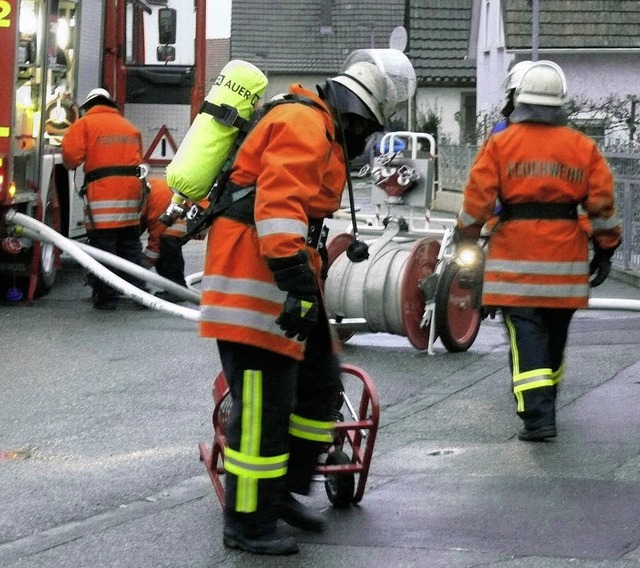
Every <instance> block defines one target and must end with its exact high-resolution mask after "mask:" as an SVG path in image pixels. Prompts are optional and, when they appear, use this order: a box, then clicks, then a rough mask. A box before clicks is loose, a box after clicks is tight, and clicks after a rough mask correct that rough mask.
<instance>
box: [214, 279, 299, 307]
mask: <svg viewBox="0 0 640 568" xmlns="http://www.w3.org/2000/svg"><path fill="white" fill-rule="evenodd" d="M201 289H202V292H220V293H222V294H240V295H241V296H250V297H252V298H259V299H261V300H267V301H268V302H275V303H278V304H283V303H284V301H285V300H286V298H287V293H286V292H283V291H282V290H280V289H279V288H278V287H277V286H276V285H275V284H272V283H270V282H263V281H261V280H252V279H251V278H228V277H226V276H219V275H214V276H204V277H203V278H202V282H201Z"/></svg>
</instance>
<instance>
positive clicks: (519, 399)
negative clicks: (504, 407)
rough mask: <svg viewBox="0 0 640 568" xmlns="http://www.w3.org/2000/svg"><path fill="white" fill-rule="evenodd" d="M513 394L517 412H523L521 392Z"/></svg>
mask: <svg viewBox="0 0 640 568" xmlns="http://www.w3.org/2000/svg"><path fill="white" fill-rule="evenodd" d="M513 394H514V395H515V396H516V403H517V411H518V412H524V396H522V393H521V392H514V393H513Z"/></svg>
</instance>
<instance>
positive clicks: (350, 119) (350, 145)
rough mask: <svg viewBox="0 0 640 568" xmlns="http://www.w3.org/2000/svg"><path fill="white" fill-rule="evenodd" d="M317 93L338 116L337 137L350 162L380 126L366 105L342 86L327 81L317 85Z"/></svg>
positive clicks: (361, 151)
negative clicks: (342, 144) (342, 143)
mask: <svg viewBox="0 0 640 568" xmlns="http://www.w3.org/2000/svg"><path fill="white" fill-rule="evenodd" d="M318 92H319V93H320V96H321V97H322V98H323V99H325V100H326V101H327V102H328V103H329V104H330V105H331V106H332V107H333V108H334V109H335V111H336V114H337V115H338V121H339V124H338V126H339V128H338V136H339V139H340V141H341V142H342V141H344V145H345V147H346V151H347V156H346V158H347V160H349V161H351V160H353V159H354V158H356V157H357V156H359V155H360V154H362V153H363V152H364V149H365V146H366V144H367V138H369V136H371V135H372V134H373V133H374V132H379V131H381V130H382V124H380V123H379V122H378V120H377V119H376V117H375V115H374V114H373V113H372V112H371V110H369V108H368V107H367V105H365V104H364V102H363V101H362V100H361V99H360V98H359V97H358V96H357V95H355V94H354V93H353V92H352V91H350V90H349V89H347V88H346V87H345V86H344V85H341V84H340V83H337V82H335V81H333V80H332V79H327V81H326V82H325V83H324V84H323V85H318ZM343 136H344V139H343Z"/></svg>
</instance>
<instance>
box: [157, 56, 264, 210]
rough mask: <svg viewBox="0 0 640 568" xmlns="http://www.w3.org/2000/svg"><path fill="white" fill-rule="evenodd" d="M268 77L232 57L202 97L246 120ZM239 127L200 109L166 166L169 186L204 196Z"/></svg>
mask: <svg viewBox="0 0 640 568" xmlns="http://www.w3.org/2000/svg"><path fill="white" fill-rule="evenodd" d="M267 83H268V81H267V77H266V76H265V75H264V73H262V71H260V69H258V68H257V67H256V66H255V65H253V64H251V63H248V62H246V61H242V60H239V59H234V60H232V61H230V62H229V63H227V64H226V65H225V66H224V68H223V69H222V71H220V75H218V78H217V79H216V80H215V82H214V84H213V86H212V87H211V90H210V91H209V94H208V95H207V96H206V97H205V99H206V100H207V101H208V102H210V103H211V104H213V105H218V106H219V105H221V104H226V105H229V106H232V107H235V108H236V109H237V110H238V114H239V116H241V117H242V118H245V119H249V118H250V117H251V115H252V114H253V111H254V110H255V107H256V104H257V103H258V101H259V100H260V97H262V95H263V94H264V92H265V91H266V89H267ZM238 132H239V130H238V128H236V127H235V126H225V125H224V124H221V123H220V122H218V120H216V119H215V118H214V117H213V116H212V115H211V114H209V113H206V112H202V111H201V112H199V113H198V115H197V116H196V118H195V119H194V121H193V123H192V124H191V126H190V127H189V130H188V131H187V134H186V136H185V137H184V140H183V141H182V143H181V144H180V147H179V148H178V151H177V152H176V155H175V156H174V158H173V160H171V163H170V164H169V165H168V166H167V169H166V175H167V183H168V184H169V187H170V188H171V189H172V190H173V191H174V192H177V193H179V194H181V195H183V196H185V197H187V198H189V199H190V200H192V201H196V202H197V201H200V200H202V199H204V198H205V197H206V196H207V193H208V192H209V190H210V189H211V186H212V185H213V182H214V181H215V179H216V176H217V175H218V173H219V172H220V169H221V168H222V166H223V164H224V162H225V160H226V159H227V156H228V155H229V152H230V151H231V150H232V148H233V145H234V143H235V141H236V138H237V137H238Z"/></svg>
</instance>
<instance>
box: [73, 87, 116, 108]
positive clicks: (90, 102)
mask: <svg viewBox="0 0 640 568" xmlns="http://www.w3.org/2000/svg"><path fill="white" fill-rule="evenodd" d="M97 99H106V100H103V101H100V100H97ZM99 103H103V104H108V105H109V106H114V105H115V101H114V100H113V97H112V96H111V94H110V93H109V91H107V89H102V88H98V89H91V90H90V91H89V94H88V95H87V98H86V99H85V100H84V102H83V103H82V104H81V105H80V108H81V109H84V108H87V106H94V105H95V104H99Z"/></svg>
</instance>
